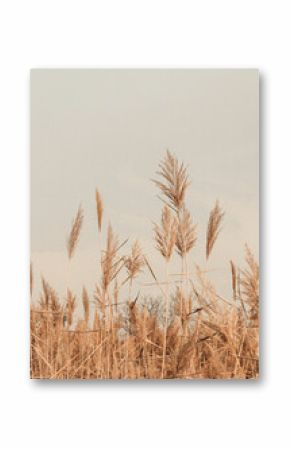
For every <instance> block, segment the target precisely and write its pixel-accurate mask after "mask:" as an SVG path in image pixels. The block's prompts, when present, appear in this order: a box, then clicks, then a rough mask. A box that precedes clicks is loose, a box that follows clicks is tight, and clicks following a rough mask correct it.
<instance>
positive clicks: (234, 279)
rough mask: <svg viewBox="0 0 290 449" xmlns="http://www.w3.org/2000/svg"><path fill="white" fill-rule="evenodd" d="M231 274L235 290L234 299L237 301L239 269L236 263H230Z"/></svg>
mask: <svg viewBox="0 0 290 449" xmlns="http://www.w3.org/2000/svg"><path fill="white" fill-rule="evenodd" d="M230 266H231V273H232V290H233V299H234V301H235V300H236V299H237V269H236V266H235V264H234V262H233V261H232V260H231V261H230Z"/></svg>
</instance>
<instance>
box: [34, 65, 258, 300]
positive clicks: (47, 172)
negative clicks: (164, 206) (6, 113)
mask: <svg viewBox="0 0 290 449" xmlns="http://www.w3.org/2000/svg"><path fill="white" fill-rule="evenodd" d="M258 86H259V78H258V71H256V70H33V71H32V72H31V125H32V126H31V152H32V154H31V252H32V261H33V264H34V269H35V274H36V287H37V286H38V283H37V278H38V276H39V274H40V273H42V274H44V275H46V277H47V278H48V280H49V281H50V282H51V284H52V285H53V286H54V287H56V288H57V289H58V290H59V291H61V292H62V291H65V288H66V286H67V285H66V284H67V283H68V282H69V283H70V285H71V286H72V287H73V288H74V289H75V290H77V291H78V290H79V289H80V288H81V286H82V285H83V284H84V283H85V284H86V285H87V286H88V288H89V289H92V288H93V285H94V282H95V279H96V275H95V273H96V254H97V224H96V213H95V197H94V194H95V189H96V187H97V188H98V189H99V190H100V192H101V194H102V196H103V199H104V204H105V219H106V223H107V220H108V219H110V220H111V222H112V225H113V227H114V228H115V229H116V231H117V232H118V233H119V235H120V238H121V239H122V238H124V239H125V238H127V237H129V238H130V240H133V239H134V238H135V237H138V238H139V239H140V241H141V243H142V246H143V247H144V250H145V251H146V253H147V254H148V257H150V258H151V260H152V263H153V264H154V266H155V267H156V270H157V271H159V270H161V267H160V266H159V265H160V259H159V257H158V255H157V254H156V252H155V251H154V248H153V246H152V221H158V220H159V217H160V201H159V200H158V199H157V196H156V194H157V191H156V188H155V187H154V185H153V184H152V182H151V181H150V178H152V177H154V172H155V171H156V169H157V165H158V162H159V160H160V159H161V158H162V157H163V156H164V154H165V151H166V149H167V148H168V149H170V150H171V151H173V152H174V153H175V154H176V156H177V157H178V158H179V159H180V160H181V161H184V162H185V163H186V164H187V165H188V169H189V173H190V178H191V186H190V189H189V192H188V197H187V205H188V208H189V209H190V211H191V212H192V214H193V217H194V221H195V222H197V223H198V242H197V246H196V248H195V249H194V250H193V251H192V254H191V256H190V259H191V262H192V266H193V265H194V263H198V264H201V265H202V266H204V264H205V260H204V248H205V232H206V222H207V218H208V214H209V211H210V209H211V208H212V207H213V205H214V202H215V200H216V199H217V198H218V199H219V200H220V203H221V205H222V207H223V208H224V210H225V212H226V214H225V220H224V225H223V230H222V232H221V234H220V237H219V240H218V241H217V244H216V247H215V248H214V250H213V255H212V260H211V261H210V263H209V264H208V265H207V269H208V270H209V276H210V277H211V279H212V280H214V281H215V283H216V284H217V286H218V287H219V288H220V289H221V290H222V292H225V294H227V293H228V290H227V285H229V279H230V278H229V260H230V259H233V260H234V261H237V262H238V263H242V260H243V252H244V244H245V243H246V242H247V243H248V244H249V246H250V247H251V248H252V249H253V251H254V253H255V255H256V256H257V255H258V217H259V205H258V196H259V192H258V186H259V173H258V158H259V141H258V139H259V117H258V113H259V87H258ZM80 203H82V205H83V207H84V209H85V222H84V227H83V230H82V234H81V238H80V242H79V246H78V251H77V253H76V255H75V259H74V260H73V262H72V264H71V267H70V268H69V270H70V273H68V267H67V261H66V238H67V235H68V232H69V229H70V225H71V221H72V218H73V216H74V215H75V213H76V210H77V207H78V205H79V204H80ZM172 269H173V268H172ZM37 288H38V287H37Z"/></svg>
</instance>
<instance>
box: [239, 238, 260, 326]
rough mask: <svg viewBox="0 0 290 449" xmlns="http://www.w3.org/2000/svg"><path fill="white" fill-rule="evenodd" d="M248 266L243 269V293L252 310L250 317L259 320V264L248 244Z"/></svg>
mask: <svg viewBox="0 0 290 449" xmlns="http://www.w3.org/2000/svg"><path fill="white" fill-rule="evenodd" d="M246 263H247V268H246V269H244V270H242V271H241V286H242V289H243V290H242V294H243V296H244V298H245V302H246V304H247V306H248V308H249V311H250V319H251V320H253V321H258V317H259V277H260V275H259V265H258V264H257V262H256V261H255V259H254V256H253V253H252V252H251V251H250V249H249V247H248V246H247V245H246Z"/></svg>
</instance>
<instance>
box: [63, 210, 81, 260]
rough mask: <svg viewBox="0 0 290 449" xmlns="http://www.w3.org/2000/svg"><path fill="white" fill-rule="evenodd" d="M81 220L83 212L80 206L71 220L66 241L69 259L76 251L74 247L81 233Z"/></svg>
mask: <svg viewBox="0 0 290 449" xmlns="http://www.w3.org/2000/svg"><path fill="white" fill-rule="evenodd" d="M83 219H84V212H83V209H82V207H81V206H79V208H78V211H77V214H76V216H75V219H74V220H73V223H72V228H71V231H70V235H69V238H68V241H67V252H68V257H69V259H71V257H72V256H73V254H74V251H75V249H76V245H77V242H78V239H79V236H80V232H81V228H82V224H83Z"/></svg>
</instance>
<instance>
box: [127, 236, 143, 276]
mask: <svg viewBox="0 0 290 449" xmlns="http://www.w3.org/2000/svg"><path fill="white" fill-rule="evenodd" d="M125 266H126V268H127V272H128V277H129V279H130V280H133V279H134V278H135V277H136V276H137V275H138V274H139V273H140V272H141V271H142V267H143V266H144V259H143V254H142V250H141V247H140V244H139V242H138V240H136V241H135V242H134V243H133V245H132V248H131V254H130V255H129V256H127V257H126V258H125Z"/></svg>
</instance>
